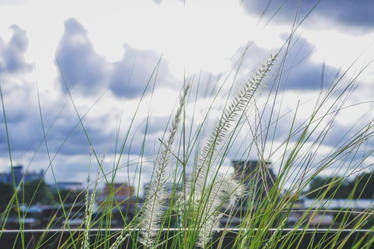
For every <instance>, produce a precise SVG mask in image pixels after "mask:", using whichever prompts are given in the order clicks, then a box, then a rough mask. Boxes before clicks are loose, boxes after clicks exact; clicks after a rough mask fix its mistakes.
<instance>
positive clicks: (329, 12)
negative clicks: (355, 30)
mask: <svg viewBox="0 0 374 249" xmlns="http://www.w3.org/2000/svg"><path fill="white" fill-rule="evenodd" d="M317 2H318V1H317V0H290V1H287V0H245V1H244V2H243V4H244V7H245V9H246V10H247V11H248V12H249V13H252V14H257V15H259V16H261V15H262V14H264V16H265V17H266V19H268V18H270V17H272V16H275V18H276V19H277V20H280V21H284V22H291V23H292V22H293V20H294V17H295V14H296V13H297V12H298V13H299V15H300V16H304V15H305V14H306V13H308V12H309V11H310V10H311V9H312V8H313V7H314V6H316V8H315V9H313V11H312V14H311V16H310V17H308V18H311V19H313V20H315V21H318V20H320V19H321V17H322V18H323V19H325V20H331V21H333V22H335V23H337V24H340V25H341V26H342V27H344V26H345V25H349V26H352V27H353V26H355V27H360V28H365V29H367V28H372V27H373V25H374V15H373V9H374V1H371V0H360V1H357V0H322V1H320V2H319V3H318V4H317ZM316 4H317V5H316ZM313 23H314V22H313Z"/></svg>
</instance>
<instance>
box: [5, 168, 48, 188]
mask: <svg viewBox="0 0 374 249" xmlns="http://www.w3.org/2000/svg"><path fill="white" fill-rule="evenodd" d="M43 177H44V172H43V170H40V171H39V172H37V171H26V172H24V170H23V166H22V165H16V166H13V167H11V168H10V171H9V172H7V173H1V174H0V182H3V183H6V184H10V185H13V180H14V181H15V183H16V185H18V184H19V183H20V182H21V181H22V179H23V182H24V183H26V182H29V181H33V180H37V179H41V178H43Z"/></svg>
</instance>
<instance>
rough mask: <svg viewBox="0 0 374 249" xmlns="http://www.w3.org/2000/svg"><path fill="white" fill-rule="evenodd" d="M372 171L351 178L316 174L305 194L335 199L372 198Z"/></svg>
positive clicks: (373, 180) (373, 196) (373, 184)
mask: <svg viewBox="0 0 374 249" xmlns="http://www.w3.org/2000/svg"><path fill="white" fill-rule="evenodd" d="M373 174H374V171H373V172H371V173H363V174H360V175H358V176H356V177H355V178H354V179H353V180H347V179H344V178H339V177H336V176H335V177H322V176H316V177H314V178H313V179H312V181H311V183H310V186H309V191H308V193H307V196H308V197H309V198H318V197H319V196H321V195H325V196H324V198H335V199H347V198H354V199H374V178H373Z"/></svg>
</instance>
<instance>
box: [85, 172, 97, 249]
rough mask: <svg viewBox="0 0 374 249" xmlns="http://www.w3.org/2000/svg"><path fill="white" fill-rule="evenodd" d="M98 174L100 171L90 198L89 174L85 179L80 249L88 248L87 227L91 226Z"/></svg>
mask: <svg viewBox="0 0 374 249" xmlns="http://www.w3.org/2000/svg"><path fill="white" fill-rule="evenodd" d="M99 175H100V171H98V172H97V176H96V180H95V186H94V189H93V190H92V194H91V198H90V197H89V186H90V175H89V174H88V179H87V189H86V201H85V207H86V209H85V212H84V226H85V229H84V232H83V240H82V249H89V248H90V239H89V229H90V226H91V220H92V213H93V208H94V205H95V199H96V191H97V184H98V181H99Z"/></svg>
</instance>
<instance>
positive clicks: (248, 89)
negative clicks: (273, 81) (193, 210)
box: [192, 55, 277, 201]
mask: <svg viewBox="0 0 374 249" xmlns="http://www.w3.org/2000/svg"><path fill="white" fill-rule="evenodd" d="M276 57H277V55H272V56H270V58H269V59H268V60H267V61H266V63H265V64H263V65H262V66H261V67H260V68H259V69H258V70H257V72H256V74H255V75H254V76H253V77H252V78H251V79H250V80H249V81H248V83H247V84H246V85H245V86H244V88H243V89H242V90H241V91H240V93H239V94H238V96H236V97H235V98H234V100H233V101H232V103H231V104H230V105H229V106H228V107H226V109H225V110H224V112H223V114H222V117H221V118H220V120H219V121H218V125H217V126H216V127H215V129H214V130H213V133H212V134H211V136H210V137H209V139H208V142H207V143H206V144H205V146H204V147H203V149H202V153H201V154H200V156H199V160H198V163H197V167H196V169H195V170H194V174H193V177H192V185H193V188H192V189H193V190H194V192H196V193H197V194H198V195H201V194H202V193H203V189H204V184H205V182H206V178H207V174H208V171H209V164H210V161H211V160H212V157H213V154H214V152H215V151H216V150H217V147H218V146H219V145H220V144H221V142H222V141H223V140H224V139H225V137H226V135H227V134H228V132H229V129H230V127H231V126H232V124H233V123H234V122H235V121H236V120H237V119H238V117H240V114H242V113H243V112H244V111H245V110H246V109H247V106H248V104H249V102H250V101H251V99H252V97H253V95H254V93H255V92H256V90H257V88H258V86H259V85H260V84H261V82H262V81H263V79H264V78H265V76H266V73H267V72H268V71H269V70H270V67H271V66H272V65H273V63H274V61H275V59H276ZM195 197H197V196H195ZM198 199H199V198H197V199H196V200H197V201H198Z"/></svg>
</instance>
